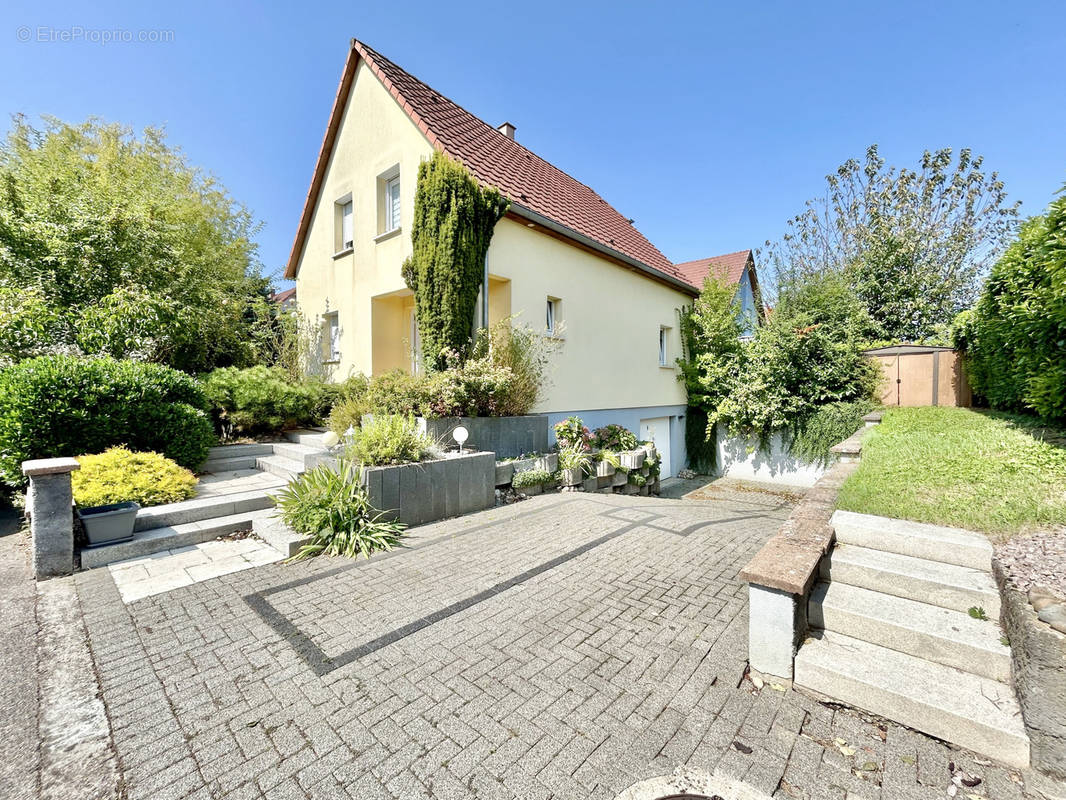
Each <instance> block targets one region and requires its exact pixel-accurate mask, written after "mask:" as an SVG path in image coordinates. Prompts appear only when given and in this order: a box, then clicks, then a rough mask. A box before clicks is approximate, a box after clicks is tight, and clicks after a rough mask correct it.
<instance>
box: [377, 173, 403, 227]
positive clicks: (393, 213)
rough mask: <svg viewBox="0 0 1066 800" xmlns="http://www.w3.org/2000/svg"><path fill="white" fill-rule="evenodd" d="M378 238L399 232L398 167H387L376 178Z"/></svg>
mask: <svg viewBox="0 0 1066 800" xmlns="http://www.w3.org/2000/svg"><path fill="white" fill-rule="evenodd" d="M377 205H378V234H377V235H378V237H387V236H388V235H389V234H392V233H395V232H396V231H398V230H400V165H399V164H396V165H395V166H392V167H389V168H388V169H387V170H385V171H384V172H382V173H381V174H380V175H378V178H377Z"/></svg>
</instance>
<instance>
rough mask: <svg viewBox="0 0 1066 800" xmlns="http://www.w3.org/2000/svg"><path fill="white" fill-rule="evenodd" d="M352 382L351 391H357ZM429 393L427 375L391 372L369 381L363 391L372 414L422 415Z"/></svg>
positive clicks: (401, 371)
mask: <svg viewBox="0 0 1066 800" xmlns="http://www.w3.org/2000/svg"><path fill="white" fill-rule="evenodd" d="M352 382H353V384H354V385H353V387H352V388H353V391H357V390H358V385H357V382H356V381H355V380H354V379H353V380H352ZM431 391H432V390H431V388H430V385H429V379H428V378H427V377H426V376H424V375H412V374H411V373H409V372H404V371H403V370H400V369H394V370H392V371H390V372H385V373H382V374H381V375H376V376H375V377H373V378H370V379H369V381H368V382H367V385H366V390H365V396H366V403H367V408H369V409H370V411H371V413H374V414H415V415H421V414H423V410H424V408H425V407H426V406H428V404H429V399H430V394H431ZM351 396H354V395H351Z"/></svg>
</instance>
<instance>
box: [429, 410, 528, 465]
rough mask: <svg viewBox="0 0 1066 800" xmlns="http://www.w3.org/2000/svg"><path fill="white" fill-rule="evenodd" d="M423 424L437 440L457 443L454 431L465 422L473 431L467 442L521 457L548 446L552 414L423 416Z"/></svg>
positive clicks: (502, 454)
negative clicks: (453, 434)
mask: <svg viewBox="0 0 1066 800" xmlns="http://www.w3.org/2000/svg"><path fill="white" fill-rule="evenodd" d="M418 424H419V427H420V428H421V429H422V431H423V432H424V433H425V434H426V435H427V436H429V437H430V438H431V439H433V441H435V442H441V443H443V444H446V445H451V444H452V443H453V439H452V431H454V430H455V429H456V428H457V427H459V426H460V425H462V426H463V427H464V428H466V430H467V432H468V433H469V438H468V439H467V440H466V446H467V447H470V448H472V449H476V450H481V451H492V452H493V453H495V454H496V458H518V457H519V456H522V455H525V454H526V453H543V452H546V451H547V449H548V417H547V416H545V415H543V414H530V415H527V416H523V417H439V418H436V419H431V418H425V417H419V419H418Z"/></svg>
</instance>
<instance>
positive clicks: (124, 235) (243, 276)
mask: <svg viewBox="0 0 1066 800" xmlns="http://www.w3.org/2000/svg"><path fill="white" fill-rule="evenodd" d="M257 230H258V224H257V223H255V222H254V220H253V219H252V217H251V215H250V214H249V212H248V211H247V209H245V208H244V207H243V206H241V205H240V204H238V203H237V202H236V201H234V200H233V198H231V197H230V195H229V194H228V193H227V192H226V190H225V188H224V187H222V186H221V185H220V184H219V183H218V182H217V181H216V180H215V179H214V178H212V177H211V176H209V175H205V174H204V173H202V172H201V171H200V170H198V169H196V168H194V167H191V166H190V165H189V164H188V162H187V161H186V159H185V156H184V155H183V154H182V153H181V151H180V150H177V149H175V148H173V147H170V146H169V145H167V143H166V142H165V137H164V134H163V132H162V131H161V130H159V129H156V128H147V129H145V131H144V133H143V135H142V136H141V137H140V138H138V137H137V136H135V135H134V134H133V132H132V131H131V130H130V129H128V128H124V127H122V126H120V125H115V124H108V123H104V122H102V121H100V120H97V119H90V120H89V121H88V122H85V123H82V124H80V125H68V124H65V123H63V122H60V121H59V120H56V119H52V118H46V119H45V124H44V127H43V130H38V129H36V128H34V127H33V126H32V125H30V124H29V123H28V122H27V121H26V120H25V119H24V118H22V117H16V118H15V120H14V125H13V127H12V129H11V132H10V133H9V135H8V137H7V140H6V142H4V143H3V144H2V145H0V288H6V289H10V290H15V291H23V290H32V291H33V292H34V293H35V296H37V297H39V298H42V299H43V303H44V304H45V305H46V306H47V308H48V309H49V310H48V313H49V314H50V315H51V316H52V317H53V320H52V322H51V325H52V328H53V330H51V331H50V334H49V336H48V338H49V340H50V341H51V344H52V345H53V346H54V347H55V348H57V349H63V350H75V349H81V350H83V351H84V352H86V353H88V354H108V355H112V356H116V357H120V358H137V359H140V360H146V361H158V362H163V363H167V364H170V365H172V366H175V367H179V368H181V369H184V370H188V371H202V370H207V369H210V368H211V367H214V366H217V365H226V364H246V363H250V362H252V361H254V360H255V359H256V357H257V353H256V351H255V347H254V346H253V345H252V344H251V337H250V336H249V335H248V319H249V310H250V309H251V308H253V307H256V306H257V305H261V303H263V302H265V300H264V298H265V294H266V284H267V282H266V281H265V280H264V279H263V278H262V277H261V276H260V274H259V266H260V265H259V262H258V258H257V255H256V245H255V243H254V241H253V236H254V235H255V233H256V232H257ZM252 316H253V317H256V316H258V315H257V314H252ZM3 324H4V322H3V321H0V328H2V327H3ZM3 340H4V336H3V334H2V333H0V343H2V342H3ZM3 355H7V357H8V358H13V357H18V355H17V354H12V353H6V354H0V357H2V356H3Z"/></svg>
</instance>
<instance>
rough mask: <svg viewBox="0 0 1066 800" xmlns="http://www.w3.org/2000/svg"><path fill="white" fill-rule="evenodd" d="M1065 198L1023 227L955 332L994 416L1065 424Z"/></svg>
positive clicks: (972, 377) (976, 385) (974, 382)
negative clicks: (1018, 414) (1011, 414)
mask: <svg viewBox="0 0 1066 800" xmlns="http://www.w3.org/2000/svg"><path fill="white" fill-rule="evenodd" d="M1064 192H1066V187H1064V188H1063V189H1062V190H1061V191H1060V196H1059V197H1058V198H1056V199H1055V200H1054V201H1053V202H1052V203H1051V205H1050V206H1048V209H1047V212H1046V213H1044V214H1042V215H1040V216H1037V217H1033V218H1032V219H1030V220H1028V221H1027V222H1026V223H1025V224H1024V225H1023V226H1022V229H1021V233H1020V235H1019V237H1018V239H1017V241H1015V242H1014V243H1013V244H1012V245H1011V246H1010V247H1009V248H1008V249H1007V252H1006V253H1005V254H1004V255H1003V257H1002V258H1001V259H1000V260H999V261H998V262H997V264H996V266H995V267H994V268H993V269H992V274H991V275H990V276H989V278H988V281H987V282H986V283H985V287H984V290H983V292H982V293H981V297H980V299H979V300H978V302H977V305H976V307H975V308H974V309H973V310H972V311H969V312H963V314H961V315H960V318H959V320H958V322H957V325H956V344H957V345H958V346H960V347H964V348H965V350H966V355H967V359H966V365H967V372H968V374H969V377H970V381H971V384H972V385H973V389H974V391H975V392H976V393H978V394H979V395H981V396H982V397H984V398H985V400H986V401H987V402H988V404H989V405H990V406H991V407H992V408H997V409H1004V410H1013V411H1027V412H1036V413H1037V414H1039V415H1040V416H1042V417H1046V418H1048V419H1053V420H1066V194H1064Z"/></svg>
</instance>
